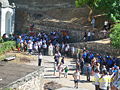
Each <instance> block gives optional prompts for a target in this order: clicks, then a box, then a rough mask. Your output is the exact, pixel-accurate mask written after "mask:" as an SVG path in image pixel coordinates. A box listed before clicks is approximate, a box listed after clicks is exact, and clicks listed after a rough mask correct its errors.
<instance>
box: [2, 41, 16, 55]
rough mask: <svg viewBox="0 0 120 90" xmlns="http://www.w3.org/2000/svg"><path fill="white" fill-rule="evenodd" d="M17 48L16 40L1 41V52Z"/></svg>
mask: <svg viewBox="0 0 120 90" xmlns="http://www.w3.org/2000/svg"><path fill="white" fill-rule="evenodd" d="M14 48H15V41H7V42H4V43H0V54H3V53H5V52H7V51H10V50H12V49H14Z"/></svg>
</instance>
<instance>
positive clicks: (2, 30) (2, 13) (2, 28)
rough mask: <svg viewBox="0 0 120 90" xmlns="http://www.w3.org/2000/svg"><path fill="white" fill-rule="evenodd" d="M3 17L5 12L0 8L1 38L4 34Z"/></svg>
mask: <svg viewBox="0 0 120 90" xmlns="http://www.w3.org/2000/svg"><path fill="white" fill-rule="evenodd" d="M5 16H6V10H5V9H4V8H1V36H2V35H3V34H4V33H5V21H6V20H5Z"/></svg>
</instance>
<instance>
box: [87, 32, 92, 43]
mask: <svg viewBox="0 0 120 90" xmlns="http://www.w3.org/2000/svg"><path fill="white" fill-rule="evenodd" d="M87 38H88V41H90V40H91V32H90V31H89V32H88V34H87Z"/></svg>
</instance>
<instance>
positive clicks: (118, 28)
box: [110, 24, 120, 48]
mask: <svg viewBox="0 0 120 90" xmlns="http://www.w3.org/2000/svg"><path fill="white" fill-rule="evenodd" d="M111 31H112V32H111V34H110V38H111V43H112V45H113V46H114V47H116V48H120V24H116V25H115V26H114V27H113V28H112V29H111Z"/></svg>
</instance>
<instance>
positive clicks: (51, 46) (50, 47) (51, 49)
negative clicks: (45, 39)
mask: <svg viewBox="0 0 120 90" xmlns="http://www.w3.org/2000/svg"><path fill="white" fill-rule="evenodd" d="M48 55H50V56H53V45H52V43H51V44H50V45H49V46H48Z"/></svg>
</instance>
